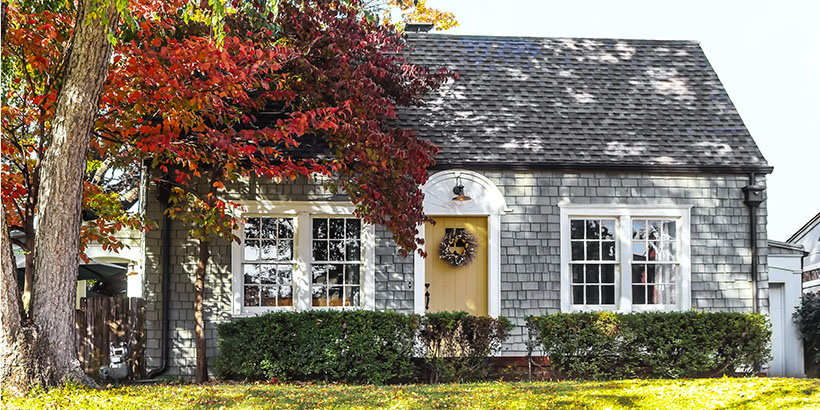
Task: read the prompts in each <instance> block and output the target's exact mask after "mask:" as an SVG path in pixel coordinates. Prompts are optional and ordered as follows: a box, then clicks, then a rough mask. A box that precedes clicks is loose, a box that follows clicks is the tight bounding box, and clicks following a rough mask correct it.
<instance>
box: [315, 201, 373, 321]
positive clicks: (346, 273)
mask: <svg viewBox="0 0 820 410" xmlns="http://www.w3.org/2000/svg"><path fill="white" fill-rule="evenodd" d="M323 221H324V222H325V226H326V228H327V231H326V232H325V233H324V235H321V232H317V226H319V225H321V224H322V222H323ZM332 221H342V226H343V232H342V235H341V236H340V237H334V236H333V235H332V234H331V223H332ZM348 221H351V222H350V223H349V222H348ZM353 221H355V224H354V223H352V222H353ZM311 222H312V228H311V249H310V260H311V263H310V275H311V279H310V282H311V284H310V293H311V306H313V307H332V308H355V307H360V306H361V305H362V303H363V299H362V285H363V284H362V275H363V273H364V255H363V249H362V242H363V241H362V231H363V224H362V221H361V219H359V218H351V217H323V216H320V217H312V218H311ZM337 223H338V222H337ZM353 225H355V226H356V228H355V229H354V230H350V229H349V227H351V226H353ZM317 234H319V236H324V237H318V238H317ZM333 242H337V243H341V245H343V249H342V250H341V251H340V253H338V254H337V255H341V256H340V258H341V259H342V260H332V259H331V256H332V255H333V253H332V252H331V243H333ZM317 243H324V248H325V249H326V250H327V252H326V253H325V255H326V257H325V258H320V259H317V258H316V252H315V250H316V249H317ZM348 243H355V244H356V247H357V248H358V255H357V256H358V257H357V258H352V257H351V256H352V255H351V254H350V253H349V252H348ZM320 246H321V245H320ZM334 266H336V267H340V268H341V272H340V275H341V278H342V280H341V282H336V283H330V282H331V270H332V268H333V267H334ZM353 267H356V268H357V269H356V270H358V273H357V274H355V276H357V277H358V282H357V283H349V282H348V278H349V277H352V276H354V272H353V270H352V268H353ZM317 268H318V269H325V273H324V280H323V281H319V282H317V279H319V278H320V277H321V275H317ZM334 276H336V275H334ZM336 277H337V278H338V276H336ZM317 290H318V292H317ZM334 291H335V292H341V294H340V296H341V299H335V298H333V299H332V298H331V294H332V292H334ZM317 296H319V297H317ZM321 299H324V304H319V303H320V302H319V301H320V300H321ZM332 300H340V301H341V303H340V304H336V303H335V302H334V303H332V302H331V301H332Z"/></svg>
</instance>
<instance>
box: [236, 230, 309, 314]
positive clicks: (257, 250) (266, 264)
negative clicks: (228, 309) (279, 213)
mask: <svg viewBox="0 0 820 410" xmlns="http://www.w3.org/2000/svg"><path fill="white" fill-rule="evenodd" d="M295 223H296V221H295V219H294V218H269V217H248V218H247V219H246V220H245V221H244V224H243V229H242V237H241V238H240V240H241V241H242V255H241V258H242V261H241V264H242V282H243V283H242V286H243V288H242V291H243V294H242V305H243V306H244V307H266V306H293V270H294V266H295V263H296V260H295V259H294V253H293V249H294V238H295V236H294V233H295Z"/></svg>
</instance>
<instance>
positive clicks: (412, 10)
mask: <svg viewBox="0 0 820 410" xmlns="http://www.w3.org/2000/svg"><path fill="white" fill-rule="evenodd" d="M390 4H391V5H393V6H395V7H398V8H399V9H400V10H401V12H402V13H401V16H402V20H403V21H404V22H405V23H410V22H414V23H433V26H434V27H435V29H436V30H449V29H451V28H453V27H456V26H458V21H456V17H455V15H454V14H453V13H452V12H449V11H441V10H439V9H434V8H431V7H428V6H427V0H416V1H409V0H390Z"/></svg>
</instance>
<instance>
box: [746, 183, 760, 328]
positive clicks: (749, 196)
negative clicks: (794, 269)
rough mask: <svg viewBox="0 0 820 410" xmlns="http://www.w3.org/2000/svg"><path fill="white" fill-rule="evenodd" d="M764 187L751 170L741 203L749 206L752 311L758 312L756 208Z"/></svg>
mask: <svg viewBox="0 0 820 410" xmlns="http://www.w3.org/2000/svg"><path fill="white" fill-rule="evenodd" d="M764 189H766V187H765V186H763V185H758V184H757V175H756V174H755V173H754V172H752V173H750V174H749V184H748V185H746V186H745V187H743V194H744V200H743V203H745V204H746V206H748V207H749V237H750V238H751V244H750V247H751V251H752V312H754V313H758V312H759V311H760V307H759V306H758V299H759V297H758V289H757V287H758V286H757V281H758V274H759V272H758V249H757V208H758V207H759V206H760V204H762V203H763V190H764Z"/></svg>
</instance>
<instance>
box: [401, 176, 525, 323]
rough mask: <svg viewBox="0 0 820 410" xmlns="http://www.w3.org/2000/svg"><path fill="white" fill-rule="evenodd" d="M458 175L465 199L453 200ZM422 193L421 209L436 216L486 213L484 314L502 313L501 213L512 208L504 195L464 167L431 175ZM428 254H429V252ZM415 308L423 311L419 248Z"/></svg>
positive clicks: (421, 227) (420, 232)
mask: <svg viewBox="0 0 820 410" xmlns="http://www.w3.org/2000/svg"><path fill="white" fill-rule="evenodd" d="M457 178H460V179H461V183H462V184H464V187H465V189H464V191H465V194H467V195H468V196H470V197H472V200H470V201H467V202H455V201H453V200H452V197H453V192H452V189H453V187H454V186H455V181H456V179H457ZM421 191H422V192H423V193H424V205H423V206H424V213H425V214H427V215H430V216H432V217H434V218H435V217H436V216H486V217H487V250H488V252H487V314H488V315H489V316H491V317H498V316H499V315H501V215H503V214H505V213H506V212H509V211H511V209H509V208H508V207H507V203H506V201H505V200H504V195H503V194H502V193H501V190H499V189H498V187H497V186H496V185H495V184H493V182H492V181H490V180H489V179H487V178H486V177H484V176H483V175H481V174H479V173H476V172H473V171H465V170H453V171H441V172H438V173H436V174H434V175H433V176H431V177H430V178H429V179H428V180H427V183H425V184H424V186H422V187H421ZM417 230H418V235H417V237H418V238H421V239H424V231H425V229H424V225H423V224H422V225H419V226H418V227H417ZM428 257H430V255H428ZM413 278H414V280H413V284H414V288H413V297H414V298H413V299H414V300H413V306H414V309H413V310H414V312H415V313H417V314H424V313H425V312H424V305H425V298H424V293H425V288H424V284H425V283H426V282H425V278H426V276H425V263H424V258H423V257H422V256H421V255H419V253H418V252H416V253H415V254H414V257H413Z"/></svg>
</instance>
